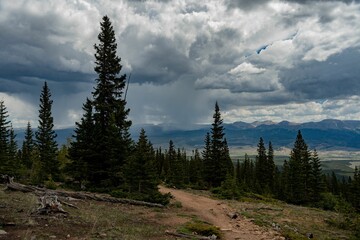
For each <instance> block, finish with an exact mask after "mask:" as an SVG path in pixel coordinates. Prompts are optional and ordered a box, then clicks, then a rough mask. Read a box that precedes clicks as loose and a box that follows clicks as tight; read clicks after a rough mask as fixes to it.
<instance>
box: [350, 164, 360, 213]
mask: <svg viewBox="0 0 360 240" xmlns="http://www.w3.org/2000/svg"><path fill="white" fill-rule="evenodd" d="M350 184H351V185H350V186H351V194H350V199H351V203H352V205H353V207H354V208H355V209H356V211H358V212H360V170H359V168H358V167H357V166H356V167H355V172H354V177H353V180H352V181H351V183H350Z"/></svg>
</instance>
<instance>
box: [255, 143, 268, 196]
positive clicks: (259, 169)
mask: <svg viewBox="0 0 360 240" xmlns="http://www.w3.org/2000/svg"><path fill="white" fill-rule="evenodd" d="M257 147H258V148H257V156H256V163H255V169H256V170H255V172H256V182H257V184H258V185H259V187H260V189H258V192H259V193H262V192H263V191H264V190H265V188H266V187H268V185H269V183H268V182H267V180H268V179H267V172H268V171H269V170H268V169H267V163H266V161H267V155H266V149H265V144H264V140H263V139H262V137H261V138H260V140H259V143H258V145H257Z"/></svg>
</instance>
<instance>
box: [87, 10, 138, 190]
mask: <svg viewBox="0 0 360 240" xmlns="http://www.w3.org/2000/svg"><path fill="white" fill-rule="evenodd" d="M102 20H103V21H102V22H101V23H100V25H101V32H100V33H99V35H98V39H99V44H95V45H94V47H95V50H96V53H95V59H96V61H95V64H96V66H95V68H94V70H95V72H96V73H97V74H98V78H97V79H96V83H97V85H96V87H95V89H94V92H93V98H94V100H93V105H94V120H95V126H94V130H95V135H94V141H95V147H96V149H95V152H97V156H96V161H98V163H96V164H95V165H96V168H95V169H96V171H94V176H93V177H94V178H93V179H92V180H93V181H92V184H94V185H98V186H99V187H116V186H119V185H120V184H121V183H122V179H121V175H122V167H123V164H124V163H125V159H126V157H127V156H128V155H129V151H130V147H131V140H130V135H129V131H128V130H129V127H130V125H131V121H129V120H127V116H128V114H129V109H127V108H126V101H125V99H124V97H123V90H124V87H125V84H126V76H125V75H121V76H119V73H120V71H121V69H122V65H121V64H120V61H121V59H120V58H119V57H118V56H117V53H116V50H117V44H116V39H115V32H114V29H113V26H112V24H111V22H110V19H109V18H108V17H107V16H104V17H103V19H102Z"/></svg>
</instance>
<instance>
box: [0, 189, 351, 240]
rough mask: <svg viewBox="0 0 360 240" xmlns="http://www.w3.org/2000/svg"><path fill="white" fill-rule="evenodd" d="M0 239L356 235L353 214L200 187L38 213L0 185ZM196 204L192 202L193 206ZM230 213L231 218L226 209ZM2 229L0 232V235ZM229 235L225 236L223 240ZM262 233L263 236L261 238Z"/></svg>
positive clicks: (24, 197) (32, 199)
mask: <svg viewBox="0 0 360 240" xmlns="http://www.w3.org/2000/svg"><path fill="white" fill-rule="evenodd" d="M0 188H1V190H0V239H73V240H75V239H128V240H132V239H134V240H135V239H136V240H139V239H154V240H155V239H157V240H161V239H164V240H165V239H178V238H176V237H174V236H172V235H169V234H167V233H166V232H173V233H175V232H177V233H185V234H194V232H199V231H200V230H201V229H202V230H204V229H214V227H218V228H219V229H220V232H221V233H222V234H221V235H222V237H223V238H222V239H233V238H231V237H236V239H247V240H248V239H260V238H261V237H263V238H262V239H285V238H284V237H285V236H286V237H288V239H293V240H295V239H307V238H306V234H308V233H311V234H313V236H314V238H315V239H320V240H321V239H356V236H355V235H354V234H356V232H354V230H351V229H352V228H353V224H354V223H356V222H355V221H357V220H356V219H358V217H357V216H356V215H354V214H353V215H351V216H350V215H344V214H342V213H337V212H331V211H323V210H319V209H313V208H306V207H300V206H294V205H289V204H285V203H283V202H280V201H275V200H271V199H265V198H263V199H261V198H249V197H247V198H245V197H244V198H243V199H242V201H234V200H231V201H229V200H219V199H214V198H213V197H211V196H210V194H209V192H206V191H195V190H174V189H169V188H164V187H162V188H161V190H162V191H163V192H171V193H172V194H173V196H174V198H173V200H172V202H171V203H170V205H169V207H167V208H149V207H142V206H132V205H126V204H119V203H104V202H98V201H93V200H76V199H68V200H67V201H68V202H70V203H71V204H72V205H75V206H76V208H74V207H69V206H67V205H64V206H63V208H64V209H65V210H66V211H67V212H68V214H51V215H38V214H36V213H35V212H36V209H37V208H38V206H39V203H38V198H37V197H36V196H35V195H34V194H32V193H21V192H12V191H4V189H5V186H4V185H0ZM194 203H197V204H194ZM234 212H235V213H236V214H237V215H238V216H237V217H236V218H234V219H232V218H230V217H228V215H227V214H228V213H234ZM1 233H2V234H1ZM228 237H230V238H228ZM264 237H265V238H264Z"/></svg>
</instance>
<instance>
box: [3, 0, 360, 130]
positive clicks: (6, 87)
mask: <svg viewBox="0 0 360 240" xmlns="http://www.w3.org/2000/svg"><path fill="white" fill-rule="evenodd" d="M103 15H108V16H109V17H110V19H111V21H112V23H113V26H114V29H115V33H116V38H117V43H118V55H119V56H120V57H121V63H122V65H123V69H122V73H123V74H127V76H129V75H130V74H131V79H130V86H129V91H128V96H127V102H128V106H129V107H130V108H131V112H130V118H131V119H132V120H133V122H134V123H135V124H136V123H173V124H179V125H181V126H186V125H191V124H193V123H204V122H210V121H211V116H212V111H213V107H214V103H215V101H218V102H219V104H220V108H221V110H222V111H223V115H224V120H225V121H226V122H233V121H255V120H273V121H281V120H290V121H310V120H311V121H313V120H321V119H324V118H338V119H359V118H360V109H358V107H357V101H358V100H359V97H358V93H359V90H360V81H359V76H360V70H359V68H358V67H357V65H358V63H359V60H360V3H359V1H335V0H334V1H300V0H283V1H276V0H275V1H269V0H257V1H228V0H222V1H215V0H214V1H206V2H205V3H200V2H199V1H195V0H179V1H155V0H147V1H126V0H122V1H106V0H93V1H90V0H80V1H71V0H67V1H51V0H42V1H40V0H20V1H1V2H0V31H1V38H0V82H1V85H0V99H1V100H4V101H5V105H6V106H7V108H8V111H9V114H10V118H11V120H12V122H13V124H14V126H16V127H24V126H25V125H26V122H27V121H31V122H32V123H33V125H36V124H37V120H36V119H37V107H38V101H39V95H40V91H41V87H42V85H43V83H44V81H47V82H48V84H49V87H50V90H51V92H52V97H53V100H54V106H53V114H54V119H55V124H56V127H58V128H60V127H66V126H73V125H74V124H75V121H77V120H79V119H80V117H81V115H82V111H81V106H82V104H83V102H84V101H85V99H86V97H91V92H92V91H93V87H94V85H95V81H94V79H95V78H96V75H95V73H94V70H93V68H94V53H95V51H94V48H93V45H94V44H95V43H97V34H98V33H99V31H100V28H99V22H100V21H101V18H102V16H103Z"/></svg>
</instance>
